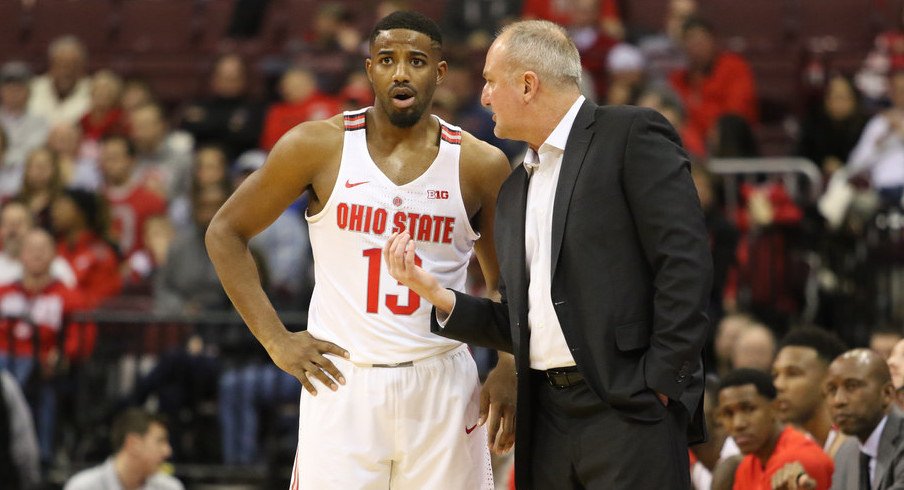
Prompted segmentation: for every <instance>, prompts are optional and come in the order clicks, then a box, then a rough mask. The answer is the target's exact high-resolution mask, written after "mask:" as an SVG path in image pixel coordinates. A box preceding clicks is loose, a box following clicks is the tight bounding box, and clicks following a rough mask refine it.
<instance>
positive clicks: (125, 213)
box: [100, 135, 166, 257]
mask: <svg viewBox="0 0 904 490" xmlns="http://www.w3.org/2000/svg"><path fill="white" fill-rule="evenodd" d="M100 168H101V173H102V175H103V179H104V196H105V197H106V198H107V202H108V203H109V206H110V219H111V223H110V232H111V233H110V238H112V239H113V241H114V242H115V243H116V245H117V246H118V247H119V252H120V253H121V254H122V255H123V257H128V256H129V255H131V254H132V253H134V252H135V251H137V250H138V249H140V248H141V246H142V244H143V243H144V236H143V234H144V222H145V221H146V220H147V219H148V218H149V217H151V216H155V215H160V214H165V213H166V201H164V200H163V198H161V197H160V195H159V194H157V193H156V192H154V191H151V190H150V189H148V188H147V187H146V186H145V183H144V181H143V179H141V178H140V174H138V173H137V172H136V171H135V169H136V164H135V147H134V146H133V145H132V143H131V142H130V141H129V140H128V139H127V138H126V137H125V136H120V135H111V136H107V137H106V138H104V140H103V141H102V142H101V147H100Z"/></svg>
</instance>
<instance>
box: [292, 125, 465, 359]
mask: <svg viewBox="0 0 904 490" xmlns="http://www.w3.org/2000/svg"><path fill="white" fill-rule="evenodd" d="M366 111H367V109H361V110H357V111H353V112H346V113H345V114H344V119H345V138H344V146H343V148H342V160H341V163H340V165H339V175H338V177H337V178H336V184H335V185H334V187H333V192H332V194H331V195H330V197H329V199H328V200H327V202H326V205H325V206H324V208H323V209H322V210H321V211H320V212H319V213H317V214H316V215H314V216H308V217H307V220H308V223H309V229H310V237H311V246H312V248H313V251H314V279H315V284H314V295H313V297H312V299H311V306H310V309H309V314H308V331H309V332H311V335H313V336H314V337H316V338H319V339H323V340H328V341H330V342H334V343H336V344H337V345H339V346H341V347H344V348H345V349H346V350H348V351H349V353H351V360H352V361H354V362H360V363H372V364H392V363H400V362H406V361H411V360H416V359H422V358H425V357H429V356H432V355H436V354H439V353H442V352H445V351H447V350H449V349H450V348H453V347H455V346H457V345H460V344H459V342H457V341H454V340H449V339H445V338H443V337H439V336H437V335H434V334H432V333H430V310H431V305H430V304H429V303H427V302H426V301H424V300H422V299H421V298H420V297H419V296H418V295H416V294H415V293H414V292H413V291H411V290H409V289H408V288H407V287H405V286H402V285H400V284H399V283H398V281H396V280H395V279H393V278H392V276H390V275H389V272H388V270H387V267H386V264H385V263H384V261H383V246H384V245H385V244H386V242H387V241H388V240H389V237H390V236H391V235H392V233H393V232H396V231H405V230H407V231H408V232H409V233H410V234H411V236H412V237H413V238H414V239H415V240H416V242H417V256H416V257H417V260H418V261H419V262H420V265H421V267H423V268H424V269H426V270H427V271H429V272H431V273H433V274H434V275H435V276H436V277H437V278H438V279H439V281H440V284H442V285H443V286H445V287H447V288H452V289H456V290H459V291H461V290H463V288H464V286H465V278H466V275H467V266H468V261H469V260H470V258H471V253H472V249H473V245H474V241H475V240H477V239H478V238H479V235H478V234H477V233H475V232H474V230H473V229H472V228H471V224H470V223H469V220H468V214H467V211H466V210H465V206H464V201H463V200H462V196H461V189H460V185H459V155H460V154H461V129H460V128H457V127H455V126H451V125H449V124H446V123H445V122H444V121H442V120H439V122H440V134H439V138H440V143H439V153H438V154H437V155H436V160H434V161H433V163H432V164H431V165H430V167H428V168H427V170H426V171H425V172H424V173H423V174H421V176H419V177H418V178H416V179H414V180H413V181H411V182H409V183H407V184H405V185H401V186H400V185H396V184H394V183H393V182H392V181H391V180H389V178H388V177H386V175H385V174H383V172H382V171H381V170H380V169H379V168H378V167H377V166H376V164H375V163H374V162H373V160H372V159H371V157H370V153H369V152H368V150H367V137H366V127H365V116H364V113H365V112H366ZM437 119H439V118H437Z"/></svg>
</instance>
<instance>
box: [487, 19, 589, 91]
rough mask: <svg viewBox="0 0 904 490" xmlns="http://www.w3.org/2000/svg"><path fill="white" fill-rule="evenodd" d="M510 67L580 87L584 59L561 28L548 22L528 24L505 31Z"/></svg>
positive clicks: (514, 24) (538, 21)
mask: <svg viewBox="0 0 904 490" xmlns="http://www.w3.org/2000/svg"><path fill="white" fill-rule="evenodd" d="M503 35H504V36H506V41H507V42H506V47H507V50H506V55H507V57H508V63H509V64H510V66H512V67H513V68H515V69H522V68H523V69H525V70H530V71H533V72H536V73H537V75H539V76H540V78H542V79H546V80H552V81H554V82H556V83H558V84H563V85H564V84H569V83H571V84H574V85H575V86H580V83H581V55H580V54H578V48H577V46H575V45H574V41H572V40H571V38H570V37H569V36H568V32H566V31H565V29H564V28H562V26H560V25H558V24H554V23H552V22H549V21H546V20H525V21H521V22H515V23H512V24H509V25H507V26H505V27H503V28H502V31H500V32H499V37H502V36H503Z"/></svg>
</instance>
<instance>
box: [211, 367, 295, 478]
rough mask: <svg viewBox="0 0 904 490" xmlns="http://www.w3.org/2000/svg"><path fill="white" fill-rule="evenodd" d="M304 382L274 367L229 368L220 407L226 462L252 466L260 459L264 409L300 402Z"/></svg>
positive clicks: (225, 377)
mask: <svg viewBox="0 0 904 490" xmlns="http://www.w3.org/2000/svg"><path fill="white" fill-rule="evenodd" d="M299 396H301V383H299V382H298V380H297V379H295V377H293V376H292V375H290V374H288V373H286V372H285V371H283V370H282V369H279V368H278V367H276V366H275V365H273V364H270V363H267V364H249V365H246V366H242V367H239V368H230V369H226V370H225V371H224V372H223V374H222V376H220V392H219V408H220V436H221V438H222V448H223V463H225V464H251V463H254V462H255V461H257V458H258V454H257V451H258V447H257V446H258V445H257V439H258V423H259V416H260V413H259V412H260V410H261V409H262V408H266V407H269V406H273V405H277V404H279V403H283V402H289V401H295V402H297V401H298V398H299Z"/></svg>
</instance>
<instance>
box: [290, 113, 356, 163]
mask: <svg viewBox="0 0 904 490" xmlns="http://www.w3.org/2000/svg"><path fill="white" fill-rule="evenodd" d="M344 133H345V123H344V118H343V115H342V114H336V115H335V116H333V117H331V118H329V119H323V120H319V121H307V122H303V123H301V124H299V125H297V126H295V127H294V128H292V129H290V130H289V131H288V132H287V133H286V134H285V135H283V137H282V138H280V139H279V141H278V142H277V143H276V146H275V147H274V148H273V151H274V152H275V153H295V152H304V153H307V154H311V153H315V154H316V153H318V152H321V151H329V150H332V149H335V147H336V145H337V144H340V143H341V142H342V138H343V136H344Z"/></svg>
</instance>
